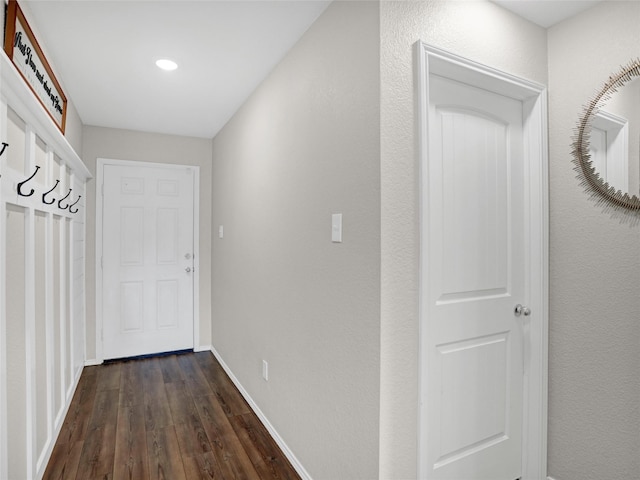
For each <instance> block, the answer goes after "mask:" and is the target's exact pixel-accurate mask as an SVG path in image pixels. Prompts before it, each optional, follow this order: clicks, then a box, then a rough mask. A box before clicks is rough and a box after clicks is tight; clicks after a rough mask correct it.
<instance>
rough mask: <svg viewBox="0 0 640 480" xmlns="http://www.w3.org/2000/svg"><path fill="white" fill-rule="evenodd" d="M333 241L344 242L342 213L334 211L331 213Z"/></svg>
mask: <svg viewBox="0 0 640 480" xmlns="http://www.w3.org/2000/svg"><path fill="white" fill-rule="evenodd" d="M331 241H332V242H335V243H342V214H341V213H334V214H333V215H331Z"/></svg>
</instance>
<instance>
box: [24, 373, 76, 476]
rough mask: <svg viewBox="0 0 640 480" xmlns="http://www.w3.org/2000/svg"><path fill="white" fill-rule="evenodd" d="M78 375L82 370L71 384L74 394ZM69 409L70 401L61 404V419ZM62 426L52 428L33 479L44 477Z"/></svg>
mask: <svg viewBox="0 0 640 480" xmlns="http://www.w3.org/2000/svg"><path fill="white" fill-rule="evenodd" d="M80 375H82V370H80V373H79V374H78V375H76V378H75V380H74V382H73V384H72V390H73V392H74V393H75V391H76V388H77V387H78V383H79V382H80ZM69 407H71V401H70V400H69V401H68V402H65V403H64V404H63V408H62V409H61V410H60V412H61V414H62V415H61V417H62V419H63V420H64V419H65V418H66V416H67V413H69ZM63 424H64V422H60V423H59V424H58V425H55V426H54V428H55V429H54V431H53V435H52V436H51V437H50V439H49V441H48V443H47V446H46V448H44V449H43V450H42V456H41V463H40V465H39V466H38V473H37V477H35V478H42V477H43V476H44V472H45V470H46V469H47V465H48V463H49V460H51V454H52V453H53V447H55V446H56V442H57V441H58V436H59V435H60V431H61V430H62V425H63Z"/></svg>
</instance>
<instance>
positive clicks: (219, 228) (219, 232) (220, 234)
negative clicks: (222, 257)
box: [218, 225, 224, 238]
mask: <svg viewBox="0 0 640 480" xmlns="http://www.w3.org/2000/svg"><path fill="white" fill-rule="evenodd" d="M218 237H220V238H224V226H222V225H220V226H219V227H218Z"/></svg>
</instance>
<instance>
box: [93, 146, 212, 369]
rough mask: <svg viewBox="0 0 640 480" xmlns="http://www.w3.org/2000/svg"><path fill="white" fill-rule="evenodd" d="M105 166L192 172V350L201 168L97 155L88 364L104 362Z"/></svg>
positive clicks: (196, 339)
mask: <svg viewBox="0 0 640 480" xmlns="http://www.w3.org/2000/svg"><path fill="white" fill-rule="evenodd" d="M108 165H113V166H121V167H123V166H124V167H149V168H165V169H176V170H185V169H188V170H190V171H191V172H192V173H193V192H192V193H193V254H194V269H193V271H192V275H193V346H194V350H196V351H197V350H198V349H199V348H200V298H199V297H200V295H199V292H200V268H199V261H200V236H199V230H200V221H199V219H200V167H198V166H194V165H179V164H169V163H156V162H140V161H133V160H121V159H111V158H98V159H97V162H96V258H95V260H96V263H95V272H96V311H95V315H96V332H95V335H96V337H95V339H96V357H95V359H91V360H89V361H88V362H86V364H87V365H98V364H101V363H102V362H103V361H104V349H103V335H102V332H103V306H104V303H103V302H104V299H103V278H102V276H103V274H102V257H103V199H104V197H103V183H104V167H105V166H108ZM164 187H166V191H165V190H163V193H164V194H166V195H172V189H171V188H170V187H171V185H164Z"/></svg>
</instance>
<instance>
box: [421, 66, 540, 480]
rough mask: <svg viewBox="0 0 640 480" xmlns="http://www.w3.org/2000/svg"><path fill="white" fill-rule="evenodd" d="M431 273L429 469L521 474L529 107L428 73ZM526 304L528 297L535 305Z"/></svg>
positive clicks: (488, 475) (462, 478)
mask: <svg viewBox="0 0 640 480" xmlns="http://www.w3.org/2000/svg"><path fill="white" fill-rule="evenodd" d="M428 125H429V127H428V128H429V134H428V138H429V145H428V148H429V155H428V159H429V160H428V164H427V165H425V166H424V168H426V169H428V173H427V176H428V184H427V185H426V188H425V192H424V194H423V202H424V203H423V209H426V211H427V212H428V215H427V218H428V224H427V225H424V231H423V233H422V234H423V235H425V236H426V239H427V242H426V244H427V245H428V248H427V252H426V254H427V256H428V264H429V265H428V267H427V271H426V272H423V275H424V276H425V278H423V288H426V292H424V293H423V298H424V299H426V300H424V303H425V305H423V310H424V312H423V314H424V315H425V324H424V325H425V327H426V329H427V332H426V336H425V337H423V338H426V339H427V345H423V346H422V348H426V349H427V354H426V356H424V357H423V358H424V359H425V361H426V365H423V368H424V369H426V376H427V392H428V393H427V394H426V398H424V397H423V401H426V402H427V416H428V418H427V425H428V432H427V433H426V436H427V437H426V438H427V440H426V448H425V450H426V451H422V452H421V455H426V456H427V462H426V464H427V465H428V470H427V478H429V479H450V480H480V479H483V480H515V479H517V478H520V476H521V473H522V431H523V430H522V424H523V358H524V357H523V354H524V352H523V319H524V315H521V316H516V314H515V313H514V310H515V307H516V305H518V304H523V305H525V306H526V304H527V298H526V297H527V295H526V291H527V290H526V283H527V264H526V261H525V258H526V257H525V248H526V242H525V218H527V213H526V211H525V202H524V196H525V182H524V175H525V174H524V172H525V169H524V160H523V158H524V155H523V151H524V147H523V105H522V102H521V101H519V100H514V99H512V98H508V97H505V96H502V95H498V94H496V93H492V92H490V91H487V90H484V89H481V88H476V87H473V86H470V85H466V84H463V83H458V82H456V81H453V80H450V79H445V78H443V77H439V76H437V75H433V74H432V75H430V76H429V110H428ZM525 308H526V307H525Z"/></svg>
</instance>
